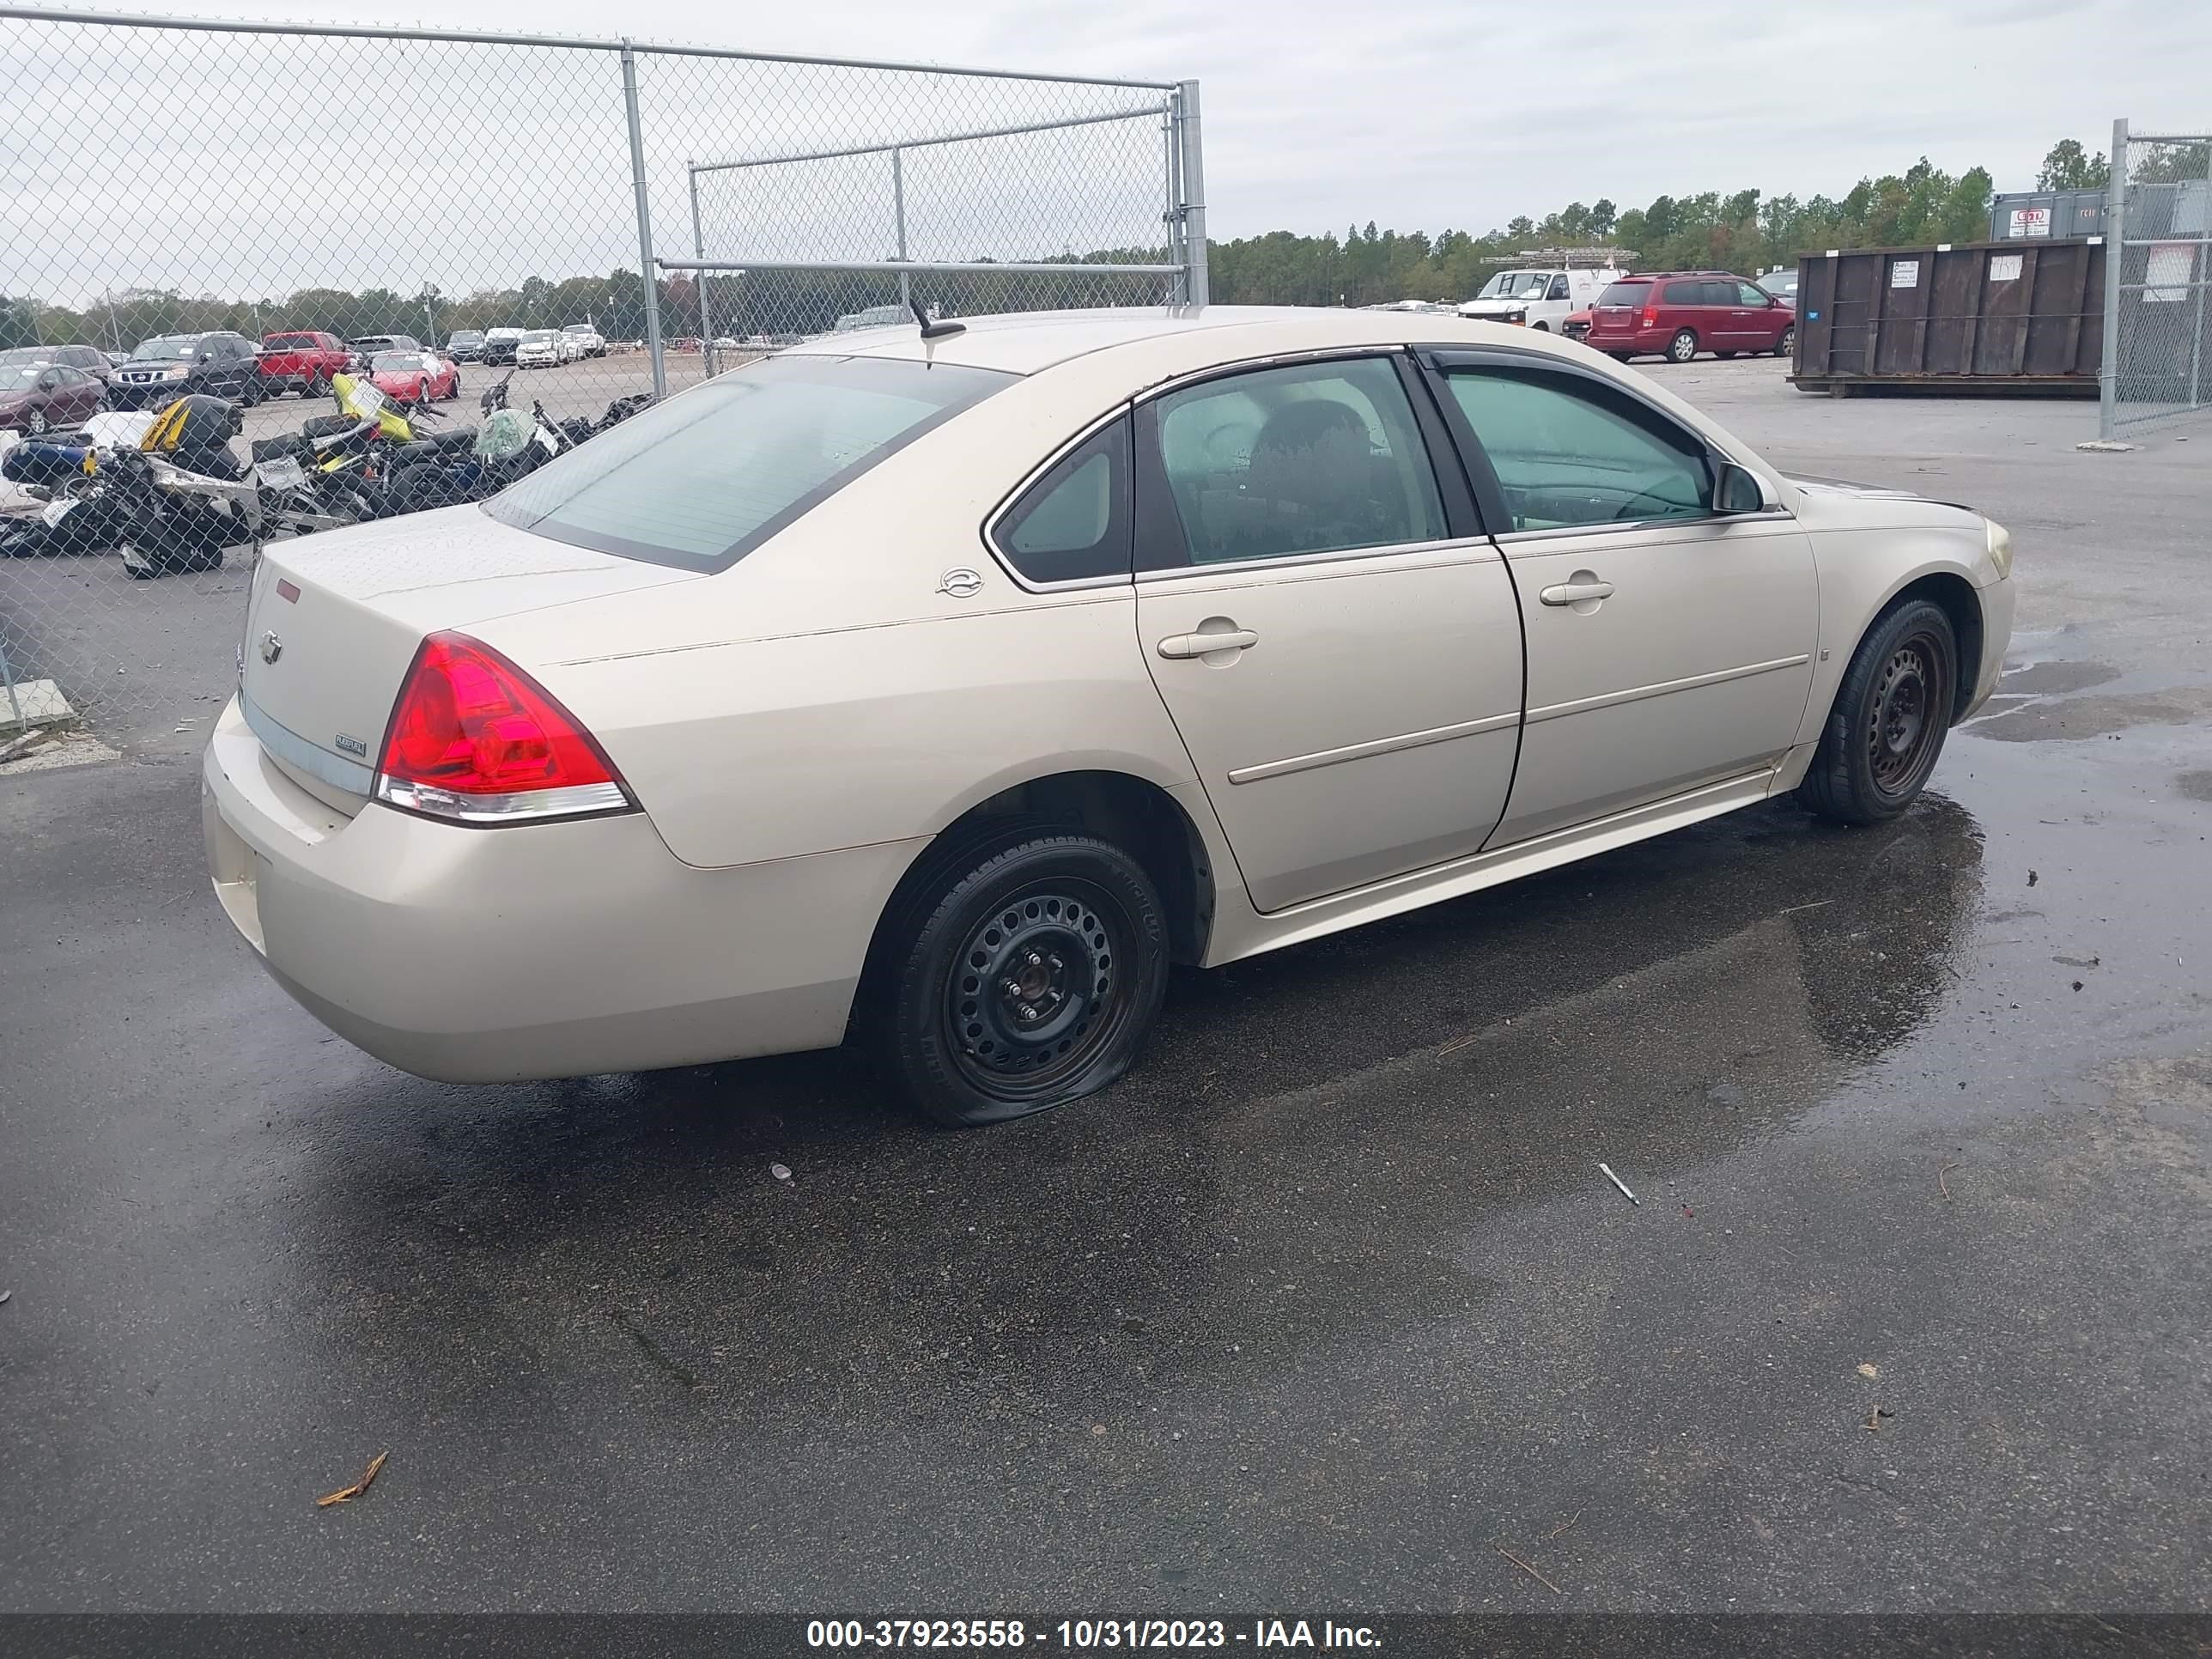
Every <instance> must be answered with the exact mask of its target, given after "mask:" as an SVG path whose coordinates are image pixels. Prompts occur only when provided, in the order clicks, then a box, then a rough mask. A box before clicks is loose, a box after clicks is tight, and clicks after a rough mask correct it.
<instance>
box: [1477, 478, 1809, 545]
mask: <svg viewBox="0 0 2212 1659" xmlns="http://www.w3.org/2000/svg"><path fill="white" fill-rule="evenodd" d="M1737 465H1741V462H1739V463H1737ZM1754 476H1756V475H1754ZM1794 522H1796V520H1794V519H1793V518H1792V517H1791V516H1790V514H1789V513H1785V512H1784V511H1782V510H1781V509H1780V508H1778V507H1761V508H1760V509H1759V511H1758V512H1756V513H1705V514H1703V515H1701V516H1700V517H1698V518H1694V519H1630V520H1626V521H1625V522H1623V523H1620V524H1613V523H1610V522H1608V523H1606V524H1563V525H1559V526H1554V527H1553V528H1552V529H1549V530H1507V531H1503V532H1500V533H1499V534H1498V536H1497V538H1495V539H1496V540H1497V542H1498V545H1499V546H1501V547H1515V546H1518V545H1519V544H1522V543H1523V542H1545V541H1558V540H1560V539H1562V538H1565V537H1568V536H1615V535H1620V534H1622V533H1623V532H1628V531H1639V530H1668V529H1674V528H1680V529H1684V530H1689V529H1695V528H1700V527H1702V526H1707V525H1731V524H1747V523H1748V524H1790V523H1794Z"/></svg>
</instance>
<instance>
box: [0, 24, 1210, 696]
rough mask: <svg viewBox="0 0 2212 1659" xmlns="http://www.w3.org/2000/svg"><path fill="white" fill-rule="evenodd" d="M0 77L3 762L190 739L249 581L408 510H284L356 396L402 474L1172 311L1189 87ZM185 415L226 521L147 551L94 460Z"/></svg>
mask: <svg viewBox="0 0 2212 1659" xmlns="http://www.w3.org/2000/svg"><path fill="white" fill-rule="evenodd" d="M0 57H4V61H5V62H6V63H7V64H8V65H9V71H8V74H7V75H6V76H5V77H4V78H0V134H4V136H0V162H4V174H5V177H6V179H7V183H8V190H7V195H6V199H5V202H4V204H0V228H4V232H5V240H4V242H0V445H6V446H9V453H8V454H7V455H5V456H0V474H4V475H5V482H4V483H0V514H4V516H0V550H4V551H6V552H7V553H9V554H12V555H14V556H13V557H9V558H5V559H0V658H3V659H4V662H5V664H6V669H5V672H4V675H0V678H6V679H7V680H9V681H10V682H16V681H21V682H26V683H40V684H36V685H35V686H33V689H32V690H30V691H29V692H26V691H25V690H24V689H23V688H22V687H21V686H17V687H16V688H15V692H16V695H15V700H14V701H13V702H9V701H7V700H4V699H0V740H3V739H4V734H5V732H7V730H8V729H9V726H10V725H11V724H12V723H13V721H14V720H15V712H14V711H15V708H17V707H18V706H20V705H22V704H23V703H24V699H25V697H26V696H28V697H29V698H30V703H29V714H30V715H31V717H33V718H36V717H38V716H39V714H40V713H41V711H46V712H51V711H52V710H53V709H55V708H58V702H57V700H59V701H64V702H66V703H67V704H68V705H70V707H71V708H75V709H76V710H77V711H79V712H81V713H83V714H87V715H88V716H89V717H91V718H92V719H93V720H94V723H95V724H96V725H101V726H108V727H109V728H111V729H112V730H116V731H119V732H123V733H124V734H125V735H126V736H127V735H129V734H130V733H131V732H132V731H133V730H150V729H155V728H157V727H158V729H160V730H161V731H165V732H166V731H167V730H168V729H169V725H170V723H171V721H170V717H171V715H172V714H173V715H174V716H175V721H174V723H175V724H176V725H178V726H180V727H181V726H189V725H191V724H192V723H193V722H195V721H199V722H202V723H203V725H204V716H205V714H208V713H210V712H211V710H210V709H206V708H200V707H198V706H197V705H199V704H201V703H204V702H213V701H216V700H219V699H220V697H221V696H222V695H224V693H225V690H226V689H227V686H228V679H229V676H230V671H231V657H232V648H233V646H234V643H235V641H234V635H235V633H236V629H237V618H238V616H239V613H240V611H241V610H242V605H243V601H242V597H241V594H242V589H243V587H244V585H245V580H246V577H245V574H244V573H245V568H246V567H247V566H248V565H250V563H251V561H252V550H253V548H254V547H255V546H256V545H257V544H258V540H259V539H263V538H273V537H278V536H283V535H286V534H292V533H306V532H312V531H314V530H317V529H319V528H324V527H327V526H328V525H329V524H330V523H332V522H343V521H346V520H349V519H350V518H354V517H358V516H369V515H372V514H382V513H389V512H398V511H404V510H406V509H407V508H409V507H411V506H416V505H420V504H422V501H420V500H418V499H417V498H416V497H415V496H412V495H405V494H404V493H402V494H399V495H380V493H379V489H380V485H381V484H383V483H388V482H389V481H390V476H391V466H390V465H389V463H390V462H391V460H392V454H396V447H395V448H393V449H392V454H387V455H386V456H385V457H384V458H383V460H384V462H385V463H386V470H385V471H384V473H382V474H380V473H379V471H378V467H379V465H380V458H379V456H378V455H376V454H374V453H364V454H363V455H362V457H361V458H359V459H360V465H359V467H358V468H357V469H356V472H355V473H353V474H351V475H349V478H348V483H347V493H346V494H345V495H344V496H343V500H342V501H338V502H337V504H336V505H335V506H333V503H332V502H331V501H328V500H325V499H323V497H321V496H318V497H317V498H316V499H315V500H314V501H312V502H303V501H302V500H301V497H300V496H299V495H298V493H297V490H296V489H295V487H294V486H292V485H291V484H290V483H289V476H290V475H289V472H288V471H285V470H284V468H283V461H284V458H285V456H286V455H287V454H289V453H291V448H290V446H293V445H295V444H297V443H298V442H300V441H301V435H302V434H305V435H307V440H308V441H313V440H314V439H317V438H322V439H327V438H328V437H329V436H330V434H329V433H328V432H327V431H321V430H319V428H333V427H342V426H344V425H345V424H346V422H348V421H349V420H351V419H354V418H355V417H356V415H357V405H356V404H351V403H349V402H347V401H346V397H347V392H348V388H355V389H356V391H357V389H358V387H359V386H360V384H361V383H362V382H367V383H368V386H371V387H373V388H374V389H375V390H376V391H377V392H381V394H382V395H383V396H384V397H385V398H386V399H388V400H389V402H390V404H392V406H393V410H395V411H396V412H398V413H400V414H402V415H404V417H405V419H406V420H407V421H408V422H409V423H410V426H411V427H412V428H415V431H416V435H417V436H418V437H419V436H421V435H423V434H425V433H428V434H434V435H435V434H445V435H451V434H453V433H455V432H457V431H459V430H461V429H463V428H467V427H470V426H471V425H473V424H474V423H475V422H477V418H478V413H479V411H478V408H477V405H478V404H480V403H481V401H482V399H483V394H484V393H486V392H488V391H489V390H491V389H492V388H494V387H495V386H500V385H501V383H503V382H504V383H507V386H506V392H505V396H506V398H507V400H508V401H509V402H510V404H513V406H516V407H519V408H521V409H525V410H527V409H529V408H530V407H531V406H532V404H535V405H537V406H538V409H539V410H541V411H542V412H543V415H544V417H545V418H546V419H547V420H549V421H550V422H555V423H556V424H560V425H562V426H563V427H565V428H567V430H568V434H569V435H570V436H571V437H572V438H573V439H574V441H585V440H586V439H588V436H589V435H590V432H591V429H592V428H594V427H595V426H598V425H600V424H602V423H605V422H607V421H609V420H610V419H611V418H614V417H616V416H618V415H619V414H620V413H621V412H622V411H623V409H625V408H626V407H628V405H626V404H623V402H622V400H623V399H626V398H638V397H641V396H648V395H665V394H666V393H670V392H678V391H680V390H682V389H683V388H684V386H688V385H690V384H693V383H695V382H696V380H699V379H700V378H702V376H703V375H705V374H712V373H716V372H720V370H723V369H726V368H730V367H732V366H733V365H735V364H738V363H741V362H744V361H746V360H747V359H748V358H750V356H756V355H757V354H759V353H762V352H764V351H768V350H771V349H775V347H776V346H778V345H781V344H787V343H792V342H794V341H797V340H800V339H805V338H810V337H816V336H819V335H822V334H824V333H828V332H832V331H837V330H841V329H851V328H855V327H860V326H865V325H870V324H873V323H878V322H883V321H889V320H901V319H903V317H904V316H906V315H909V314H911V313H893V312H892V311H891V310H890V309H889V307H894V306H901V307H903V306H906V305H908V304H909V303H911V305H913V306H915V307H921V309H922V310H923V311H924V312H926V313H935V314H937V315H940V316H949V315H960V314H974V313H978V312H982V311H987V310H1008V309H1030V308H1037V307H1059V306H1067V305H1096V304H1120V305H1128V304H1139V303H1158V302H1161V301H1182V300H1191V299H1195V300H1199V301H1203V299H1204V297H1205V271H1204V256H1203V249H1204V247H1205V240H1204V230H1203V209H1202V206H1201V205H1200V204H1201V203H1202V201H1203V196H1202V192H1201V191H1200V186H1199V179H1200V167H1199V161H1198V108H1197V94H1196V88H1195V86H1194V84H1192V83H1188V82H1183V83H1172V82H1158V83H1152V82H1124V81H1115V80H1110V79H1105V78H1097V79H1091V78H1085V77H1077V76H1021V75H1012V74H1006V73H1000V72H997V71H986V70H966V69H954V68H945V67H924V66H919V65H915V66H908V65H899V64H878V63H868V62H860V61H851V60H836V61H832V60H814V59H800V58H790V57H781V56H774V55H766V54H757V53H748V52H722V51H713V50H692V49H678V48H673V47H667V46H655V45H647V44H644V43H639V42H632V41H626V40H617V41H586V40H557V39H548V38H541V37H531V36H520V35H503V34H490V33H431V32H427V31H420V30H384V29H368V28H346V27H306V28H302V27H289V26H282V27H280V26H275V25H265V26H264V25H257V24H233V23H210V22H205V21H185V20H175V19H161V18H117V17H98V18H95V17H92V16H89V15H79V14H73V13H69V12H64V11H54V10H45V9H24V8H0ZM341 377H343V378H341ZM509 377H512V379H511V381H510V379H509ZM362 395H368V396H369V397H370V398H371V400H372V401H373V395H374V394H362ZM199 396H206V397H211V398H221V399H223V400H225V401H226V402H228V403H229V404H232V405H234V407H235V408H236V409H237V410H239V411H240V413H239V417H238V422H237V424H238V428H239V429H238V430H237V431H236V432H235V434H234V435H233V437H232V439H231V441H230V444H229V452H228V453H230V455H231V456H232V458H233V460H234V467H235V473H236V476H235V477H233V478H226V479H224V480H223V482H226V483H231V484H233V485H234V488H233V489H232V490H231V491H230V492H229V495H228V496H226V495H223V494H222V492H215V493H214V494H213V495H210V496H206V497H204V498H195V499H193V500H192V501H190V502H188V503H187V504H186V510H185V513H184V515H183V516H182V517H179V516H177V515H175V514H173V515H172V520H171V522H172V523H173V524H174V523H189V524H191V525H192V526H197V530H196V532H195V535H196V539H193V540H191V543H190V544H189V545H182V544H179V543H178V542H177V540H176V537H177V536H178V535H180V534H182V532H177V531H174V530H173V529H172V530H170V531H167V532H163V533H164V534H166V535H168V536H169V538H170V539H169V540H168V541H167V542H164V543H161V544H159V545H155V546H153V547H152V548H151V550H150V551H149V547H148V546H146V545H135V544H133V543H132V541H131V537H132V536H133V535H137V536H139V538H140V540H141V541H143V540H144V537H145V534H146V533H148V532H145V528H144V526H145V520H144V519H143V514H142V516H141V518H139V519H137V520H133V519H131V516H130V514H129V513H125V512H124V511H123V509H122V508H121V507H115V510H113V511H107V512H105V513H94V512H92V511H91V510H90V509H91V508H92V507H95V506H99V505H101V503H102V502H103V501H105V502H106V503H107V504H108V505H109V506H114V504H115V503H116V502H117V501H120V500H121V496H120V494H119V493H118V492H119V491H120V489H121V483H123V482H125V481H128V480H127V478H126V477H125V476H124V475H128V474H129V473H130V468H129V466H128V465H125V466H124V467H123V468H122V469H121V471H120V474H119V473H118V469H117V468H115V467H112V466H103V465H101V457H102V456H104V455H112V454H117V453H120V452H122V451H124V450H131V451H134V452H135V451H137V449H138V447H139V446H140V444H141V442H142V441H143V432H144V430H145V428H146V427H147V425H148V423H149V417H151V416H155V414H156V413H157V412H158V411H160V410H161V409H162V408H163V407H164V406H165V405H168V404H173V403H174V402H175V401H176V400H178V399H179V398H186V397H199ZM70 433H79V434H82V441H72V442H69V443H64V442H61V441H57V435H66V434H70ZM382 441H385V435H384V432H383V430H382V428H379V429H378V430H377V431H376V432H375V433H374V434H372V435H371V437H370V440H369V442H368V449H371V450H373V449H374V448H375V447H376V446H377V444H378V443H380V442H382ZM452 441H453V440H452V438H451V437H450V436H448V437H447V442H448V443H451V442H452ZM87 451H89V452H90V453H91V457H92V465H91V467H90V469H89V471H88V469H87V467H86V465H85V453H86V452H87ZM300 453H301V454H302V455H303V456H307V458H308V459H310V461H311V462H312V461H313V459H315V458H317V457H319V456H321V455H322V454H323V453H324V452H323V451H321V450H313V449H308V450H301V451H300ZM173 459H176V458H174V457H173ZM182 459H186V460H191V462H192V465H193V467H194V468H195V469H197V467H198V465H200V460H201V459H204V458H195V457H185V458H182ZM264 464H265V470H264ZM207 465H211V466H213V467H214V468H215V469H216V472H217V473H221V472H222V463H221V462H220V461H219V460H215V461H209V462H207ZM141 472H142V474H143V469H142V470H141ZM136 482H137V483H138V484H139V485H140V486H141V489H142V493H143V490H144V489H146V488H147V486H146V484H145V480H144V478H143V476H140V477H137V480H136ZM157 482H163V481H161V480H157ZM315 482H316V480H315V479H314V478H313V477H311V478H310V483H315ZM172 485H173V481H167V482H165V483H163V487H164V488H170V487H171V486H172ZM288 491H289V492H290V493H287V492H288ZM325 493H326V494H327V492H325ZM146 499H147V500H148V501H153V502H154V503H155V505H156V506H158V505H160V503H161V501H163V500H168V501H171V502H172V503H173V502H174V501H175V500H176V499H178V498H177V497H176V496H175V492H174V490H173V488H170V495H168V496H167V497H163V496H161V495H159V494H158V493H156V494H155V495H148V496H147V497H146ZM309 507H314V508H316V509H321V508H325V507H330V508H331V509H332V510H331V511H329V512H321V511H319V510H317V511H310V510H308V509H309ZM195 514H196V515H197V516H193V515H195ZM219 519H229V520H233V521H234V522H232V523H230V524H228V526H226V525H224V524H222V523H217V522H216V520H219ZM134 523H136V524H137V525H138V526H139V528H138V530H137V531H133V530H132V529H131V525H132V524H134ZM180 547H181V550H180Z"/></svg>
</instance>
